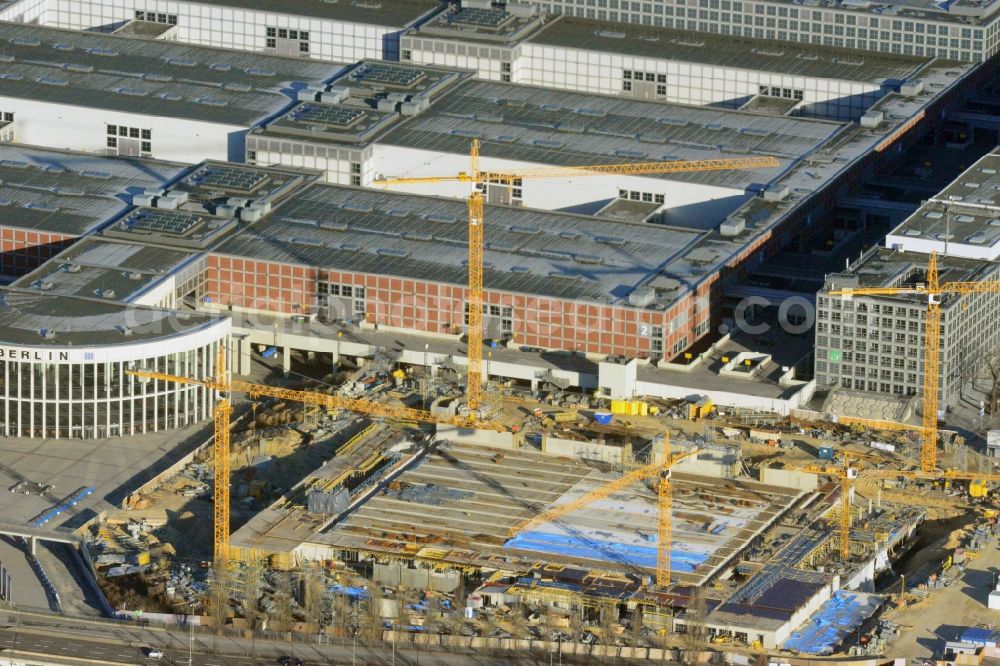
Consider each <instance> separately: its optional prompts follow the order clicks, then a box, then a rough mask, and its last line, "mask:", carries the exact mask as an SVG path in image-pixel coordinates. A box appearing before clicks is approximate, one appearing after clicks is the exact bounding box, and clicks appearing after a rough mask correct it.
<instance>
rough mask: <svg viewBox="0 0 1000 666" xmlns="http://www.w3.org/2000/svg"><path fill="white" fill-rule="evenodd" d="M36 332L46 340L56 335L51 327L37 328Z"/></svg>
mask: <svg viewBox="0 0 1000 666" xmlns="http://www.w3.org/2000/svg"><path fill="white" fill-rule="evenodd" d="M38 334H39V335H40V336H42V337H43V338H45V339H46V340H51V339H53V338H54V337H56V332H55V331H53V330H52V329H51V328H40V329H38Z"/></svg>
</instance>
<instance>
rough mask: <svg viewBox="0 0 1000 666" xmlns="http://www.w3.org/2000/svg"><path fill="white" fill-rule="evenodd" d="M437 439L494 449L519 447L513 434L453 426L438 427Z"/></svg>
mask: <svg viewBox="0 0 1000 666" xmlns="http://www.w3.org/2000/svg"><path fill="white" fill-rule="evenodd" d="M437 438H438V439H444V440H448V441H449V442H463V443H466V444H479V445H481V446H488V447H491V448H494V449H516V448H517V447H518V439H517V438H516V437H515V436H514V433H512V432H496V431H494V430H477V429H475V428H459V427H457V426H452V425H439V426H438V427H437Z"/></svg>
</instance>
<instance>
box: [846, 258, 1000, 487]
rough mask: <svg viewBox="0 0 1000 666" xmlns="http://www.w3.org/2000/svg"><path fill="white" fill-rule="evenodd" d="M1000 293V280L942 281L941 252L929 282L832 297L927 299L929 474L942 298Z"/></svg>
mask: <svg viewBox="0 0 1000 666" xmlns="http://www.w3.org/2000/svg"><path fill="white" fill-rule="evenodd" d="M983 293H1000V281H983V282H944V283H942V282H940V281H939V280H938V259H937V253H936V252H931V255H930V258H929V259H928V260H927V275H926V282H923V283H917V284H913V285H909V286H904V287H845V288H843V289H833V290H831V291H830V295H831V296H841V297H842V298H844V299H845V300H849V299H851V298H854V297H855V296H911V295H916V296H919V297H923V298H926V299H927V312H926V315H925V320H924V386H923V391H924V396H923V412H924V413H923V415H922V418H923V425H922V427H921V428H920V429H919V432H920V441H921V445H920V469H921V471H923V472H925V473H931V472H934V471H935V470H936V469H937V413H938V384H939V374H940V373H939V370H940V368H939V357H940V350H941V338H940V335H941V299H942V297H943V296H944V295H946V294H983Z"/></svg>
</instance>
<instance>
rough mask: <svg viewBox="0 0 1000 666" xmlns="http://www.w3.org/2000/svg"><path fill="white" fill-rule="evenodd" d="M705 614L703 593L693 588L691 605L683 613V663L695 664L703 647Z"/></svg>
mask: <svg viewBox="0 0 1000 666" xmlns="http://www.w3.org/2000/svg"><path fill="white" fill-rule="evenodd" d="M706 613H707V610H706V607H705V592H704V590H702V588H701V587H696V588H694V596H692V597H691V603H690V605H688V608H687V612H686V613H685V619H686V622H685V626H686V628H687V631H686V633H685V634H684V662H685V663H688V664H694V663H697V660H698V654H699V653H700V652H701V649H702V648H703V647H704V646H705V615H706Z"/></svg>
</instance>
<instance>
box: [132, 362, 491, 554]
mask: <svg viewBox="0 0 1000 666" xmlns="http://www.w3.org/2000/svg"><path fill="white" fill-rule="evenodd" d="M126 374H129V375H132V376H134V377H138V378H140V379H145V380H159V381H165V382H174V383H178V384H195V385H199V386H204V387H206V388H209V389H212V390H213V391H217V392H218V393H219V400H218V402H216V404H215V410H214V417H215V450H214V455H213V462H214V468H215V481H214V483H215V487H214V495H213V499H214V502H215V530H214V531H215V538H214V557H215V562H216V563H217V564H221V565H225V564H226V563H227V562H228V561H229V559H230V548H229V472H230V469H229V456H230V445H229V419H230V417H231V415H232V412H233V407H232V403H231V402H230V400H229V394H230V393H232V392H238V393H247V394H249V395H250V398H251V399H255V398H259V397H262V396H266V397H269V398H277V399H279V400H287V401H289V402H300V403H303V404H307V405H318V406H321V407H326V408H327V409H344V410H347V411H351V412H357V413H359V414H366V415H368V416H377V417H384V418H389V419H395V420H398V421H417V422H420V423H441V424H446V425H454V426H459V427H463V428H470V427H475V428H484V429H489V430H495V431H497V432H504V431H506V430H507V427H506V426H504V425H503V424H502V423H499V422H495V421H477V420H476V419H475V418H474V415H471V414H470V416H469V417H461V416H445V415H441V414H435V413H433V412H429V411H426V410H423V409H411V408H409V407H396V406H393V405H386V404H382V403H378V402H371V401H369V400H357V399H354V398H342V397H340V396H335V395H327V394H325V393H316V392H313V391H296V390H293V389H285V388H276V387H274V386H267V385H264V384H254V383H252V382H244V381H239V380H232V379H230V378H229V376H228V374H227V373H226V363H225V350H224V349H223V348H220V349H219V353H218V356H217V359H216V363H215V376H213V377H207V378H202V379H197V378H193V377H181V376H178V375H172V374H167V373H163V372H149V371H146V370H127V371H126Z"/></svg>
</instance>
